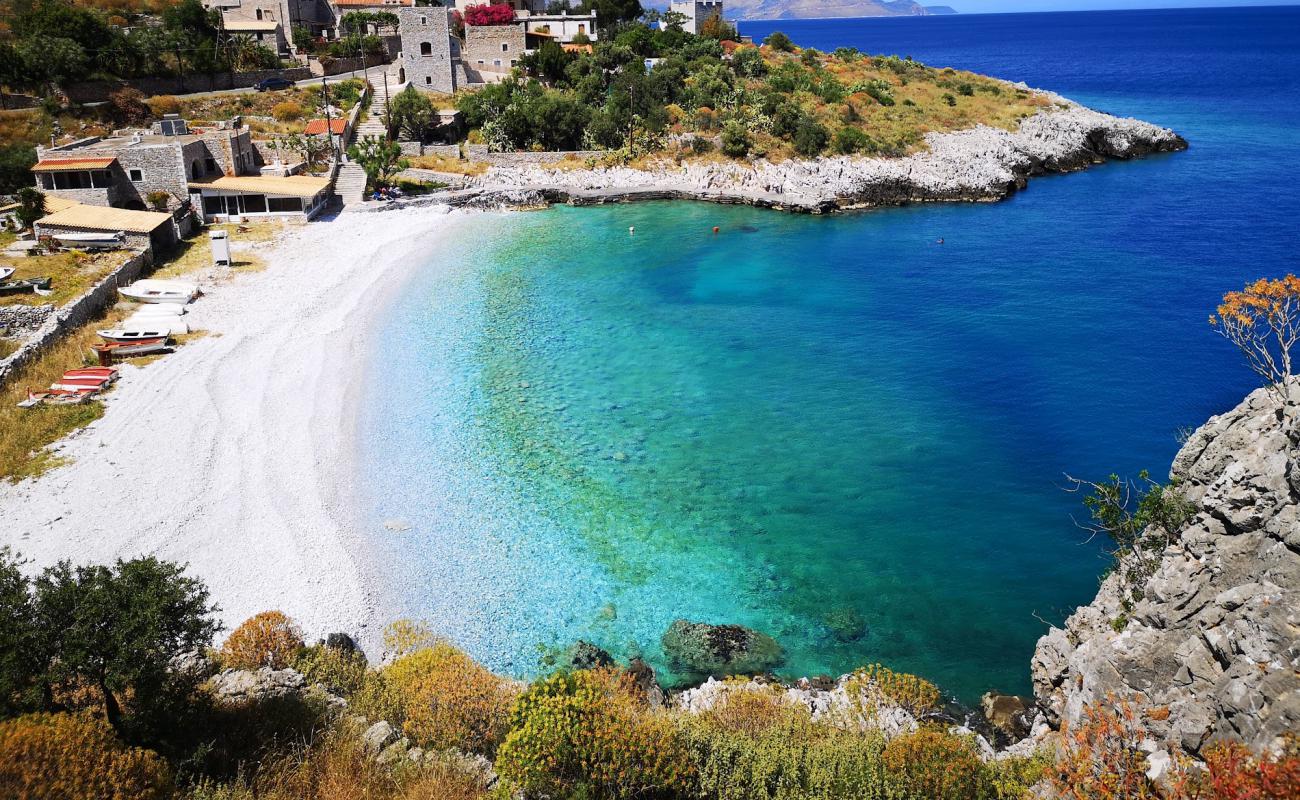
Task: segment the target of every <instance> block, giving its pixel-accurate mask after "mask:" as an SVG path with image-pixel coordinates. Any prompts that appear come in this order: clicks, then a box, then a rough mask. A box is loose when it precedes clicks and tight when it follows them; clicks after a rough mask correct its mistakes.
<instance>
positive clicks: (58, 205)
mask: <svg viewBox="0 0 1300 800" xmlns="http://www.w3.org/2000/svg"><path fill="white" fill-rule="evenodd" d="M79 205H81V203H78V202H77V201H76V200H69V199H68V198H66V197H59V196H58V195H57V194H47V195H45V213H46V214H53V213H54V212H55V211H62V210H63V209H65V208H72V207H73V206H79Z"/></svg>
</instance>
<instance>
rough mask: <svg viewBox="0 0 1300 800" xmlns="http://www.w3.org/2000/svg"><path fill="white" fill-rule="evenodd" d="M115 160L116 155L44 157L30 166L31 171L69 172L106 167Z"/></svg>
mask: <svg viewBox="0 0 1300 800" xmlns="http://www.w3.org/2000/svg"><path fill="white" fill-rule="evenodd" d="M116 160H117V157H116V156H111V157H109V158H45V159H41V160H40V161H38V162H36V166H34V167H32V172H70V171H76V170H87V169H106V168H108V167H111V166H112V165H113V162H114V161H116Z"/></svg>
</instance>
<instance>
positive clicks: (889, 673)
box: [845, 664, 940, 717]
mask: <svg viewBox="0 0 1300 800" xmlns="http://www.w3.org/2000/svg"><path fill="white" fill-rule="evenodd" d="M845 688H846V689H847V690H848V693H849V695H850V696H853V695H857V696H859V697H862V698H863V699H864V700H865V701H868V702H870V701H871V700H877V701H879V700H884V701H887V702H889V703H892V704H894V705H896V706H899V707H900V708H902V709H903V710H904V711H907V712H908V713H909V714H911V715H912V716H914V717H921V716H923V715H925V714H926V713H928V712H930V711H934V710H935V709H937V708H938V707H939V698H940V694H939V687H937V686H935V685H934V684H933V683H930V682H929V681H927V680H926V679H925V678H919V677H917V676H915V675H909V674H907V673H906V672H895V671H893V670H892V669H889V668H888V667H884V666H881V665H880V664H869V665H868V666H865V667H862V668H860V669H858V670H856V671H855V672H854V673H853V674H852V675H851V676H850V677H849V680H848V682H847V683H846V684H845Z"/></svg>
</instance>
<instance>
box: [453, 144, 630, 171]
mask: <svg viewBox="0 0 1300 800" xmlns="http://www.w3.org/2000/svg"><path fill="white" fill-rule="evenodd" d="M606 155H608V154H607V153H606V152H605V151H604V150H551V151H547V152H542V153H527V152H523V153H493V152H489V151H488V147H487V145H485V144H467V145H465V156H466V157H467V158H469V160H470V161H486V162H487V163H489V164H491V165H493V166H495V167H523V166H528V165H530V164H554V163H555V162H557V161H564V160H566V159H574V160H577V161H584V160H586V159H588V158H603V157H604V156H606Z"/></svg>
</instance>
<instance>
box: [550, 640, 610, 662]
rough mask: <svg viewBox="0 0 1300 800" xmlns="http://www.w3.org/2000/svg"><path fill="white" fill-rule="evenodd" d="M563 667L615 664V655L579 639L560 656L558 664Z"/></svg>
mask: <svg viewBox="0 0 1300 800" xmlns="http://www.w3.org/2000/svg"><path fill="white" fill-rule="evenodd" d="M557 666H559V667H560V668H561V669H596V668H597V667H612V666H614V657H613V656H611V655H610V654H609V653H608V652H606V651H605V650H603V649H601V648H599V647H597V646H596V645H594V644H592V643H591V642H584V641H583V640H581V639H579V640H578V641H576V642H574V643H573V644H571V645H569V648H568V649H567V650H565V651H564V654H563V655H562V656H560V659H559V663H558V665H557Z"/></svg>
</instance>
